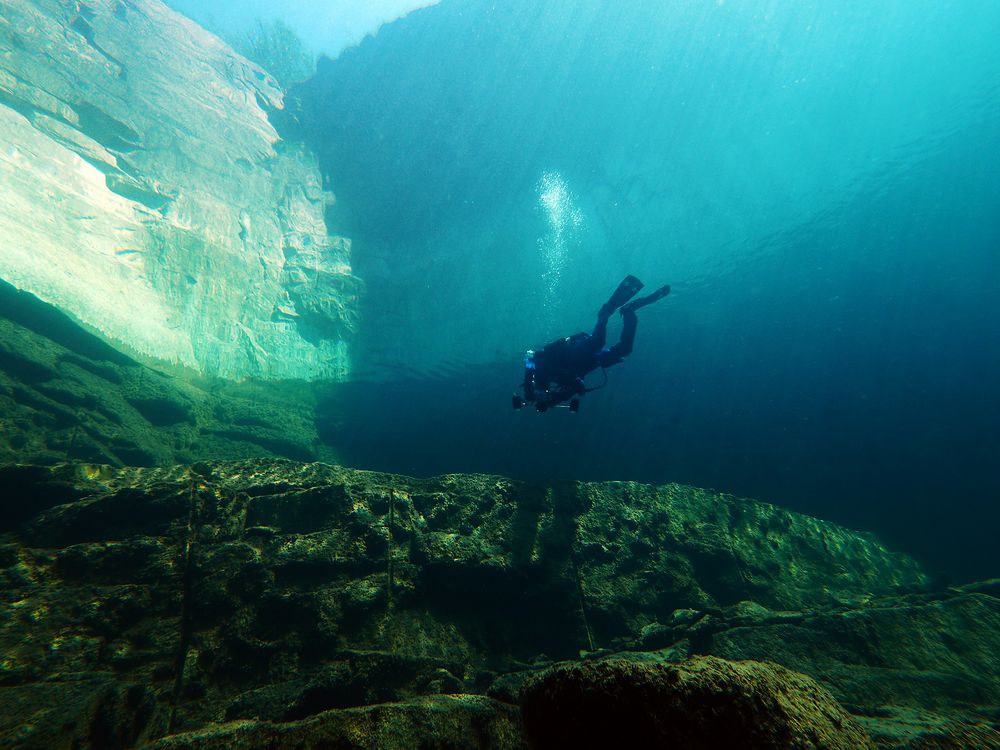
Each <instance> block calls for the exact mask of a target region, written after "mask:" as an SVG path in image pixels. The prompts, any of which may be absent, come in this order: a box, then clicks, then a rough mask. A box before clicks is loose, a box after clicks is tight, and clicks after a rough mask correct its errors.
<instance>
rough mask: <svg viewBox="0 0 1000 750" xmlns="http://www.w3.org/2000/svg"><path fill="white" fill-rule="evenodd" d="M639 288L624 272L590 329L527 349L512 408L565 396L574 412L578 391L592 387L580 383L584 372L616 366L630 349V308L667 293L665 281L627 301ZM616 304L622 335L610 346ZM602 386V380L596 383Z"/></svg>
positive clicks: (546, 404) (545, 404) (542, 406)
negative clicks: (520, 393) (610, 320)
mask: <svg viewBox="0 0 1000 750" xmlns="http://www.w3.org/2000/svg"><path fill="white" fill-rule="evenodd" d="M640 289H642V282H641V281H639V279H637V278H636V277H635V276H626V277H625V279H624V281H622V283H621V284H619V285H618V288H617V289H616V290H615V293H614V294H612V295H611V299H609V300H608V301H607V302H605V303H604V305H603V306H602V307H601V309H600V310H599V311H598V313H597V324H596V325H595V326H594V331H593V333H583V332H581V333H577V334H574V335H572V336H567V337H566V338H564V339H558V340H556V341H553V342H552V343H550V344H546V345H545V346H544V347H542V348H541V349H540V350H538V351H531V350H529V351H528V352H527V354H525V357H524V382H523V383H522V384H521V388H522V389H523V390H524V398H522V397H521V396H518V395H516V394H515V395H514V400H513V403H514V408H515V409H520V408H521V407H522V406H524V404H525V403H532V402H534V404H535V408H536V409H537V410H538V411H546V410H547V409H549V408H550V407H553V406H556V405H558V404H561V403H562V402H563V401H567V400H568V401H569V410H570V411H576V410H577V409H578V408H579V407H580V399H579V398H577V396H582V395H583V394H584V393H587V392H588V391H594V390H597V388H587V387H586V386H584V384H583V378H584V376H585V375H586V374H587V373H588V372H592V371H593V370H596V369H597V368H598V367H600V368H602V369H605V368H608V367H611V365H617V364H618V363H619V362H621V361H622V360H624V359H625V357H627V356H628V355H629V354H631V353H632V344H633V342H634V341H635V329H636V326H637V325H638V324H639V319H638V318H637V317H636V315H635V311H636V310H638V309H639V308H640V307H645V306H646V305H649V304H652V303H653V302H656V301H657V300H659V299H662V298H663V297H666V296H667V295H668V294H670V286H669V285H664V286H662V287H660V288H659V289H657V290H656V291H655V292H653V293H652V294H648V295H646V296H645V297H640V298H639V299H637V300H633V301H632V302H629V300H630V299H632V297H634V296H635V295H636V294H637V293H638V292H639V290H640ZM626 303H627V304H626ZM619 307H620V308H621V309H620V311H619V312H621V316H622V322H623V324H624V325H623V327H622V335H621V339H620V340H619V341H618V343H617V344H615V345H614V346H605V345H604V341H605V338H606V337H607V329H608V318H610V317H611V314H612V313H613V312H614V311H615V310H616V309H618V308H619ZM605 382H607V378H606V375H605ZM603 387H604V386H603V384H601V385H600V386H598V388H603Z"/></svg>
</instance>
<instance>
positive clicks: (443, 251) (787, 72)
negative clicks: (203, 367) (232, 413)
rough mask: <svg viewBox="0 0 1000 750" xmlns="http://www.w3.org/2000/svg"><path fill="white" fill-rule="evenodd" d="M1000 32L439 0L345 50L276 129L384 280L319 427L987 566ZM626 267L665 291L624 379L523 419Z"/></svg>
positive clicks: (402, 457)
mask: <svg viewBox="0 0 1000 750" xmlns="http://www.w3.org/2000/svg"><path fill="white" fill-rule="evenodd" d="M996 28H1000V6H998V5H996V4H995V3H990V2H963V3H944V2H919V3H913V2H882V3H874V4H873V3H861V2H847V3H832V2H796V3H792V2H748V3H735V2H727V3H722V2H719V3H701V2H698V3H692V2H684V3H679V2H673V3H670V2H656V3H653V2H634V3H628V4H626V5H625V6H624V7H623V6H622V5H621V4H611V3H600V2H548V3H544V4H538V3H535V2H527V1H525V2H511V3H504V4H495V3H489V2H475V1H466V2H457V1H454V2H448V0H445V2H443V3H441V4H440V5H439V6H436V7H433V8H429V9H426V10H422V11H419V12H416V13H414V14H412V15H411V16H409V17H408V18H406V19H404V20H402V21H400V22H397V23H395V24H392V25H390V26H387V27H385V28H383V30H382V31H381V32H380V33H379V35H378V36H377V37H376V38H374V39H371V40H368V41H366V42H365V43H364V44H362V45H361V46H360V47H359V48H357V49H352V50H348V51H346V52H345V53H343V54H342V55H341V56H340V57H339V58H338V59H337V60H335V61H322V62H321V64H320V69H319V73H318V75H317V77H316V78H314V79H313V80H311V81H308V82H306V83H304V84H302V85H301V86H299V87H297V88H295V89H294V90H293V91H292V96H291V100H292V101H291V105H290V107H289V112H290V116H289V117H288V118H287V120H288V121H287V122H286V124H285V129H286V130H287V132H289V133H290V134H293V135H295V136H297V137H301V138H304V139H305V140H306V141H307V142H309V143H310V145H311V146H312V147H313V148H315V149H316V150H317V151H318V153H319V154H320V157H321V161H322V165H323V168H324V171H325V173H326V174H327V176H328V178H329V181H330V187H331V189H332V190H333V191H334V192H335V193H336V194H337V198H338V200H337V203H336V205H335V206H333V207H332V208H331V209H330V211H329V213H328V221H329V223H330V225H331V227H332V229H333V230H334V231H341V232H344V233H345V234H348V235H349V236H351V237H352V239H353V241H354V255H353V258H354V265H355V269H356V272H357V273H358V275H360V276H361V277H362V278H364V279H365V281H366V283H367V285H368V293H367V295H366V297H365V301H364V303H363V304H364V311H363V313H364V317H363V324H362V331H361V350H360V365H359V368H358V371H357V373H356V377H355V379H356V381H358V382H355V383H354V384H352V385H350V386H348V388H347V389H346V390H345V391H343V392H339V393H334V394H332V395H331V396H330V399H329V401H328V408H329V413H330V415H331V418H330V420H329V421H328V422H326V423H324V428H325V430H326V434H327V436H328V438H329V439H330V440H331V441H335V442H341V443H345V442H346V443H347V445H348V448H347V450H346V452H347V456H346V458H347V460H348V461H349V462H351V463H354V464H356V465H363V466H372V467H378V468H387V469H393V470H398V471H407V472H411V473H417V474H426V473H436V472H442V471H467V470H475V471H495V472H501V473H505V474H512V475H515V476H553V475H555V476H564V477H585V478H630V479H638V480H645V481H666V480H675V481H683V482H689V483H692V484H697V485H703V486H704V485H707V486H714V487H718V488H720V489H724V490H727V491H732V492H735V493H738V494H745V495H753V496H756V497H762V498H767V499H769V500H772V501H775V502H780V503H783V504H786V505H790V506H792V507H795V508H796V509H799V510H804V511H806V512H810V513H816V514H818V515H822V516H824V517H827V518H833V519H835V520H840V521H843V522H846V523H850V524H852V525H855V526H860V527H864V528H873V529H875V530H877V531H878V532H879V533H881V534H883V535H884V536H886V537H888V538H889V539H891V540H899V541H900V542H901V543H903V544H904V546H906V547H907V548H910V549H919V551H920V552H922V553H925V554H927V555H930V556H931V557H933V558H934V559H936V560H938V561H944V560H948V561H949V564H955V561H956V559H958V563H957V566H958V567H963V566H966V565H968V566H979V568H980V569H982V568H990V567H992V568H993V569H995V568H996V562H997V558H996V552H995V546H994V545H993V543H992V537H993V534H992V531H989V530H988V529H989V524H988V523H987V520H988V521H989V522H990V523H995V522H996V520H997V517H996V513H997V511H996V509H995V508H996V500H997V498H998V496H1000V478H998V476H997V473H996V471H995V469H994V468H993V461H994V456H995V455H997V448H998V447H1000V440H998V435H997V427H996V425H997V418H998V417H1000V399H998V396H997V394H996V386H995V384H996V383H997V382H1000V343H998V341H997V336H996V331H997V326H998V323H1000V314H998V312H997V309H996V305H995V294H996V292H997V291H998V289H1000V269H998V264H997V255H998V248H1000V243H998V238H1000V210H998V208H1000V155H998V150H997V145H998V143H1000V139H998V136H1000V87H998V82H1000V75H998V74H1000V52H998V50H997V47H996V45H995V33H994V30H995V29H996ZM296 102H297V103H296ZM625 273H634V274H636V275H637V276H639V277H640V278H641V279H643V280H644V281H645V282H646V284H647V286H648V287H649V288H651V289H652V288H655V287H657V286H659V285H660V284H661V283H664V282H669V283H670V284H671V285H672V286H673V288H674V292H673V294H672V295H671V297H670V298H668V300H666V301H665V302H662V303H659V304H658V305H657V306H655V307H651V308H647V309H646V310H643V311H642V313H641V314H640V323H639V332H638V336H637V340H636V350H635V352H634V354H633V355H632V356H631V357H630V358H629V359H628V360H627V361H626V362H625V363H624V364H622V365H619V366H618V367H615V368H613V369H611V370H609V371H608V375H609V384H608V387H607V388H605V389H604V390H601V391H599V392H597V393H595V394H592V395H589V396H587V397H586V398H585V399H584V402H583V404H582V406H581V410H580V413H579V414H577V415H570V414H568V413H567V412H559V413H552V414H546V415H537V414H534V413H528V412H527V411H525V412H520V413H508V411H507V410H508V409H509V406H508V404H509V398H510V393H511V392H512V389H513V387H514V386H515V385H516V384H517V383H518V382H519V380H520V376H521V373H520V362H521V354H522V352H523V351H524V350H525V349H527V348H529V347H532V348H534V347H538V346H540V345H541V344H543V343H545V342H546V341H548V340H550V339H552V338H554V337H557V336H563V335H568V334H570V333H573V332H575V331H578V330H589V328H590V327H591V326H592V324H593V317H594V314H595V312H596V309H597V307H598V306H599V305H600V304H601V303H602V302H603V301H604V300H605V299H606V298H607V296H608V294H610V292H611V290H612V289H613V288H614V286H615V285H616V284H617V282H618V281H619V280H620V279H621V278H622V276H624V274H625ZM612 326H614V323H613V324H612ZM616 335H617V333H616V329H615V328H614V327H612V330H611V331H610V337H611V340H612V341H613V340H614V337H615V336H616ZM333 415H336V419H334V417H333Z"/></svg>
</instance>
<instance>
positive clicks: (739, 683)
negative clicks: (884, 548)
mask: <svg viewBox="0 0 1000 750" xmlns="http://www.w3.org/2000/svg"><path fill="white" fill-rule="evenodd" d="M521 708H522V716H523V720H524V727H525V734H526V736H527V738H528V741H529V744H530V746H531V747H532V748H535V749H536V750H545V749H547V748H561V747H594V748H597V747H678V748H685V750H717V749H718V748H727V747H729V748H737V747H738V748H743V749H744V750H866V749H870V748H873V747H874V746H873V745H872V743H871V740H870V738H869V737H868V735H867V734H866V733H865V731H864V729H862V727H861V726H860V725H859V724H858V723H857V722H856V721H855V720H854V719H852V718H851V716H850V715H849V714H848V713H847V712H845V711H844V710H843V709H842V708H841V707H840V705H839V704H838V703H837V701H836V700H835V699H834V698H833V696H831V695H830V693H829V692H827V691H826V690H825V689H823V688H822V687H820V686H819V685H818V684H817V683H816V682H815V681H814V680H812V679H811V678H809V677H806V676H805V675H802V674H798V673H796V672H792V671H790V670H788V669H785V668H784V667H781V666H779V665H777V664H769V663H765V662H750V661H748V662H729V661H725V660H723V659H717V658H715V657H695V658H693V659H691V660H689V661H685V662H683V663H681V664H678V665H657V664H648V663H645V664H644V663H636V662H633V661H628V660H624V659H612V660H608V661H595V662H584V663H582V664H565V665H560V666H557V667H555V668H553V669H551V670H550V671H548V672H546V673H544V674H543V675H541V676H540V677H538V678H535V679H534V680H532V681H530V682H529V683H528V684H527V685H526V686H525V687H524V689H523V691H522V693H521Z"/></svg>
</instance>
